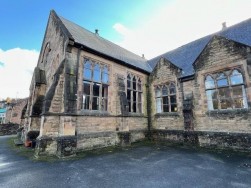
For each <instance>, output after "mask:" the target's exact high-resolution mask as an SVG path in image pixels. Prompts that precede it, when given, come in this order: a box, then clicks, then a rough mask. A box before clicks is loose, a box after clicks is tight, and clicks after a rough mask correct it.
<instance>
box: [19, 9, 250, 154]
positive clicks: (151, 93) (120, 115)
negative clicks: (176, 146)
mask: <svg viewBox="0 0 251 188" xmlns="http://www.w3.org/2000/svg"><path fill="white" fill-rule="evenodd" d="M184 34H185V33H184ZM166 45H167V46H168V43H167V44H166ZM153 48H154V47H153ZM250 105H251V19H248V20H246V21H243V22H241V23H239V24H236V25H234V26H231V27H226V26H225V25H224V28H223V29H222V30H221V31H219V32H216V33H214V34H212V35H208V36H205V37H203V38H200V39H198V40H195V41H193V42H190V43H188V44H185V45H183V46H181V47H179V48H177V49H174V50H172V51H170V52H167V53H164V54H162V55H159V56H157V57H155V58H153V59H150V60H147V59H145V58H143V57H140V56H138V55H135V54H134V53H132V52H130V51H128V50H126V49H123V48H121V47H120V46H118V45H116V44H113V43H112V42H110V41H108V40H106V39H104V38H102V37H101V36H100V35H99V34H98V31H96V32H94V33H92V32H90V31H87V30H86V29H84V28H83V27H81V26H79V25H77V24H75V23H73V22H71V21H69V20H67V19H65V18H63V17H60V16H58V15H57V14H56V13H55V12H54V11H51V14H50V16H49V20H48V24H47V28H46V32H45V36H44V39H43V44H42V48H41V52H40V56H39V60H38V63H37V67H36V68H35V71H34V74H33V78H32V80H31V85H30V96H29V101H28V107H27V113H26V115H27V119H26V121H25V125H24V129H25V131H26V134H27V135H28V134H29V133H32V132H40V135H39V137H38V138H37V147H36V154H37V155H58V156H62V155H71V154H72V153H74V152H75V151H81V150H89V149H95V148H101V147H107V146H111V145H123V144H127V143H131V142H136V141H140V140H143V139H144V138H146V137H147V136H148V137H150V138H153V139H157V140H163V141H166V142H168V141H176V142H190V143H194V144H199V145H201V146H217V147H228V148H242V149H243V148H244V149H250V144H251V126H250V125H251V111H250Z"/></svg>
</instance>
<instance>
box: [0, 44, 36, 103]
mask: <svg viewBox="0 0 251 188" xmlns="http://www.w3.org/2000/svg"><path fill="white" fill-rule="evenodd" d="M38 55H39V52H37V51H35V50H27V49H20V48H14V49H9V50H6V51H4V50H2V49H0V62H2V63H3V64H4V66H0V83H1V86H0V98H3V99H6V98H7V97H11V98H15V97H18V98H23V97H28V96H29V87H30V83H31V78H32V73H33V70H34V68H35V66H36V64H37V60H38Z"/></svg>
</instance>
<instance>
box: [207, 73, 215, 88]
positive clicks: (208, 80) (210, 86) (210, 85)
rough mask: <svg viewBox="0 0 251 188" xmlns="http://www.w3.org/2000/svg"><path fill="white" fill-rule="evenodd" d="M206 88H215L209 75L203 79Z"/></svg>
mask: <svg viewBox="0 0 251 188" xmlns="http://www.w3.org/2000/svg"><path fill="white" fill-rule="evenodd" d="M205 87H206V89H211V88H215V84H214V79H213V78H212V77H211V76H207V77H206V80H205Z"/></svg>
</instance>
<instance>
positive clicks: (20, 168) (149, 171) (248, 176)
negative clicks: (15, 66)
mask: <svg viewBox="0 0 251 188" xmlns="http://www.w3.org/2000/svg"><path fill="white" fill-rule="evenodd" d="M9 138H10V136H2V137H0V187H1V188H8V187H9V188H16V187H17V188H23V187H24V188H29V187H46V188H49V187H53V188H54V187H58V188H63V187H74V188H77V187H102V188H103V187H109V188H111V187H151V188H152V187H186V188H189V187H193V188H194V187H224V188H226V187H238V188H242V187H247V188H250V187H251V168H250V167H245V164H250V163H251V159H250V157H249V158H248V157H245V156H240V155H226V154H214V153H207V152H198V151H197V152H196V151H192V150H188V149H185V148H183V149H182V148H179V149H177V148H169V147H161V148H159V147H150V146H140V147H136V148H133V149H128V150H122V151H117V152H114V153H106V154H102V155H95V156H89V157H85V158H83V159H80V160H71V161H57V162H53V163H52V162H34V161H30V160H28V159H27V158H25V157H21V156H16V155H15V152H14V151H13V150H11V149H10V148H9V146H8V145H7V140H8V139H9Z"/></svg>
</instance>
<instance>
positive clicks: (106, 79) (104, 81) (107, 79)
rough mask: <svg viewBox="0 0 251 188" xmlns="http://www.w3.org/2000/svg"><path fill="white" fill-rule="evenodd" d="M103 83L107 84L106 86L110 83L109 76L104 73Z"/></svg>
mask: <svg viewBox="0 0 251 188" xmlns="http://www.w3.org/2000/svg"><path fill="white" fill-rule="evenodd" d="M102 82H103V83H106V84H107V83H108V82H109V74H105V73H103V75H102Z"/></svg>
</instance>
